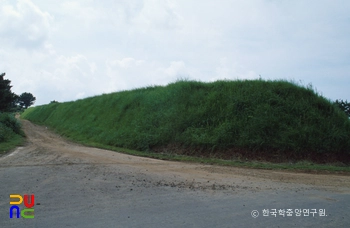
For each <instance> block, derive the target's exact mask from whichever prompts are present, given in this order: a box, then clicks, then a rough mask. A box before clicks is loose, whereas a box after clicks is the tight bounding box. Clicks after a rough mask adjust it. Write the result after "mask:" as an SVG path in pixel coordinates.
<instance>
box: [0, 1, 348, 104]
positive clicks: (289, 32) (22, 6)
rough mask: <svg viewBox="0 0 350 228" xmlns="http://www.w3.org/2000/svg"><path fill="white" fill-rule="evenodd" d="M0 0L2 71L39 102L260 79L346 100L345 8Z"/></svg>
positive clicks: (289, 3) (338, 4)
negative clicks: (183, 82)
mask: <svg viewBox="0 0 350 228" xmlns="http://www.w3.org/2000/svg"><path fill="white" fill-rule="evenodd" d="M0 2H1V4H0V42H1V44H2V45H1V47H0V73H1V72H6V73H7V76H8V78H10V79H11V80H12V82H13V83H12V84H13V85H14V87H13V88H14V90H15V91H16V92H17V93H20V92H24V91H28V92H32V93H33V94H34V95H35V96H36V97H37V104H43V103H48V102H49V101H50V100H54V99H55V100H59V101H65V100H74V99H77V98H83V97H86V96H91V95H97V94H101V93H107V92H113V91H119V90H127V89H132V88H138V87H143V86H148V85H155V84H156V85H165V84H167V83H169V82H173V81H175V80H176V79H177V78H183V77H185V78H190V79H195V80H202V81H212V80H217V79H237V78H239V79H256V78H258V77H259V75H261V76H262V78H264V79H275V78H278V79H281V78H285V79H294V80H296V81H298V80H300V79H301V80H303V81H304V82H305V83H306V84H307V83H309V82H311V83H312V84H313V85H315V87H317V88H318V90H320V91H322V92H323V94H324V95H325V96H327V97H331V98H332V99H336V98H344V99H348V100H350V94H349V92H348V90H347V89H346V88H345V87H344V85H347V84H349V83H350V81H349V80H350V79H349V76H348V72H349V70H350V69H349V64H348V62H349V61H348V60H349V58H350V51H349V50H350V40H349V39H348V38H349V35H350V33H349V31H348V27H349V26H350V22H349V16H348V9H349V7H350V2H344V1H340V0H339V1H338V0H335V1H327V0H320V1H317V4H315V3H311V2H308V1H304V0H296V1H274V0H239V1H207V0H205V1H201V2H200V3H198V2H197V1H188V0H179V1H170V0H133V1H129V0H120V1H114V0H104V1H93V0H73V1H72V0H64V1H60V2H59V3H57V4H53V3H52V2H50V1H44V0H36V1H30V0H18V1H10V0H0Z"/></svg>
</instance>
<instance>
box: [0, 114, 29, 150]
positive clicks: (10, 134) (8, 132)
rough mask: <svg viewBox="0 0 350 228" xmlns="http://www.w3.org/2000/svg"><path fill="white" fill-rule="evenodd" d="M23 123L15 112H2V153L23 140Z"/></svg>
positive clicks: (0, 144) (0, 148)
mask: <svg viewBox="0 0 350 228" xmlns="http://www.w3.org/2000/svg"><path fill="white" fill-rule="evenodd" d="M23 137H24V133H23V131H22V129H21V124H20V123H19V122H18V121H17V119H16V118H15V117H14V115H13V114H9V113H0V154H1V153H3V152H6V151H8V150H10V149H13V148H15V147H16V146H18V145H19V144H21V143H22V142H23Z"/></svg>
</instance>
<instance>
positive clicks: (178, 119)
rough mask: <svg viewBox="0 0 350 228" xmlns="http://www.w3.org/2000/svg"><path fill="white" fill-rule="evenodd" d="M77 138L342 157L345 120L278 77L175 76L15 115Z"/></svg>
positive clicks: (270, 155)
mask: <svg viewBox="0 0 350 228" xmlns="http://www.w3.org/2000/svg"><path fill="white" fill-rule="evenodd" d="M22 117H23V118H26V119H29V120H31V121H33V122H36V123H40V124H45V125H48V126H51V127H53V128H55V129H56V130H57V131H58V132H59V133H61V134H63V135H64V136H66V137H69V138H72V139H74V140H77V141H80V142H83V143H90V144H91V143H98V144H104V145H108V146H114V147H123V148H129V149H136V150H146V151H147V150H150V151H151V150H153V151H165V150H166V151H173V152H176V153H183V154H191V155H199V156H212V155H215V156H219V157H224V158H234V157H245V158H253V159H257V160H259V159H263V160H270V161H288V160H299V159H308V160H313V161H318V162H333V161H342V162H349V161H350V121H349V119H348V117H347V116H346V115H345V114H344V113H343V112H342V111H341V110H340V109H339V108H337V107H335V105H333V104H332V103H331V102H330V101H328V100H327V99H325V98H323V97H322V96H319V95H318V94H317V93H315V92H314V90H313V89H312V88H310V87H307V88H304V87H302V86H299V85H296V84H294V83H290V82H286V81H263V80H253V81H217V82H213V83H203V82H196V81H178V82H175V83H172V84H169V85H167V86H165V87H162V86H154V87H147V88H141V89H135V90H132V91H123V92H117V93H113V94H104V95H101V96H96V97H91V98H87V99H83V100H78V101H75V102H66V103H53V104H49V105H43V106H38V107H34V108H29V109H28V110H26V111H25V112H24V114H23V115H22Z"/></svg>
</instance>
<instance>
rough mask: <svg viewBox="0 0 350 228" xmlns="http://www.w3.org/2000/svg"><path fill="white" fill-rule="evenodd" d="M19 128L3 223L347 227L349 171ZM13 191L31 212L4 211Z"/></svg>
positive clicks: (5, 183)
mask: <svg viewBox="0 0 350 228" xmlns="http://www.w3.org/2000/svg"><path fill="white" fill-rule="evenodd" d="M23 127H24V131H25V133H26V135H27V137H28V143H27V145H26V146H25V147H21V148H18V149H17V150H16V151H14V152H12V153H10V154H7V155H5V156H3V157H1V158H0V183H1V188H0V227H106V226H111V227H286V226H288V227H316V226H319V227H350V219H349V218H348V214H349V213H348V212H349V209H350V206H349V203H350V176H345V175H315V174H302V173H291V172H282V171H269V170H254V169H242V168H232V167H221V166H212V165H201V164H190V163H181V162H169V161H161V160H155V159H149V158H142V157H134V156H130V155H125V154H120V153H116V152H112V151H107V150H101V149H96V148H89V147H84V146H81V145H78V144H75V143H72V142H68V141H66V140H64V139H62V138H61V137H60V136H58V135H56V134H54V133H52V132H50V131H49V130H47V129H46V128H45V127H42V126H37V125H34V124H32V123H30V122H28V121H23ZM10 194H21V195H23V194H34V195H35V206H34V209H35V218H34V219H24V218H19V219H17V218H12V219H10V218H9V208H10V204H9V202H10V199H9V195H10ZM20 208H21V209H22V208H23V209H24V205H22V206H21V207H20ZM265 209H266V210H268V212H267V211H266V210H265ZM299 209H301V211H302V213H300V214H299V213H298V210H299ZM275 210H276V211H277V214H276V217H275V214H274V211H275ZM279 210H280V213H279ZM283 210H284V211H285V212H284V213H283ZM307 210H309V213H307ZM323 210H325V213H323V212H322V211H323ZM252 211H253V213H252ZM257 212H258V213H259V215H258V214H257ZM264 212H265V214H264ZM287 212H289V213H287ZM307 214H308V216H307ZM256 215H258V217H256ZM255 217H256V218H255Z"/></svg>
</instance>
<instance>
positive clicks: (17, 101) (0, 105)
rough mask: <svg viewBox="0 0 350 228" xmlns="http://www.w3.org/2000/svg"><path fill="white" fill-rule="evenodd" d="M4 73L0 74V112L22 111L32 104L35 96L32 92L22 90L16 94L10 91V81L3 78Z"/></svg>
mask: <svg viewBox="0 0 350 228" xmlns="http://www.w3.org/2000/svg"><path fill="white" fill-rule="evenodd" d="M5 75H6V74H5V73H2V74H0V112H17V111H22V110H24V109H26V108H28V107H29V106H31V105H33V104H34V102H35V100H36V98H35V97H34V96H33V94H31V93H28V92H24V93H22V94H21V95H17V94H15V93H13V92H12V91H11V88H12V86H11V81H10V80H8V79H4V77H5Z"/></svg>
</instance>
